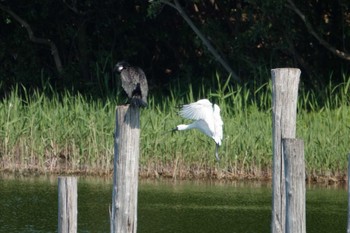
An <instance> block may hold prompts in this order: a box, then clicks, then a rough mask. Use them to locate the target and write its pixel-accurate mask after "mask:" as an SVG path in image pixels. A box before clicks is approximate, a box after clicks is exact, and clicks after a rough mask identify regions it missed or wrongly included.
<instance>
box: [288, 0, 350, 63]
mask: <svg viewBox="0 0 350 233" xmlns="http://www.w3.org/2000/svg"><path fill="white" fill-rule="evenodd" d="M287 2H288V3H289V4H287V5H286V6H287V7H288V8H289V9H291V10H293V11H294V12H295V13H296V14H297V15H298V16H299V17H300V18H301V20H302V21H303V22H304V24H305V26H306V28H307V30H308V32H309V33H310V34H311V35H313V36H314V37H315V38H316V40H318V42H319V43H320V44H321V45H323V46H324V47H325V48H326V49H328V50H329V51H331V52H332V53H333V54H335V55H336V56H338V57H340V58H342V59H345V60H348V61H350V54H348V53H346V52H344V51H340V50H339V49H337V48H335V47H333V46H332V45H331V44H329V43H328V42H327V41H325V40H324V39H322V38H321V37H320V36H319V35H318V34H317V33H316V31H315V30H314V29H313V27H312V25H311V23H310V22H309V21H308V20H307V19H306V17H305V15H304V14H303V13H302V12H301V11H300V10H299V9H298V8H297V7H296V5H295V4H294V2H293V1H292V0H287Z"/></svg>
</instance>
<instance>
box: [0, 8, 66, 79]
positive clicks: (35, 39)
mask: <svg viewBox="0 0 350 233" xmlns="http://www.w3.org/2000/svg"><path fill="white" fill-rule="evenodd" d="M0 9H1V10H3V11H5V12H6V13H7V14H9V15H11V16H12V17H13V18H14V19H15V20H16V21H17V22H18V23H19V24H21V26H22V27H24V28H25V29H26V30H27V32H28V36H29V40H31V41H32V42H34V43H37V44H43V45H46V46H49V47H50V48H51V55H52V56H53V58H54V61H55V64H56V69H57V71H58V72H59V73H62V71H63V68H62V62H61V58H60V56H59V54H58V49H57V46H56V44H55V43H54V42H52V41H51V40H50V39H44V38H38V37H36V36H35V35H34V32H33V30H32V28H31V27H30V25H29V24H28V23H27V22H26V21H25V20H24V19H22V18H21V17H19V16H18V15H17V14H16V13H14V12H13V11H12V10H10V9H9V8H8V7H6V6H3V5H1V4H0Z"/></svg>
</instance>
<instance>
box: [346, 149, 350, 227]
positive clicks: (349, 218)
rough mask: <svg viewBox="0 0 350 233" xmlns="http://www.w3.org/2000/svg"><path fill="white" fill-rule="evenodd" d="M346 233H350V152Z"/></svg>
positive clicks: (349, 158) (349, 160) (349, 155)
mask: <svg viewBox="0 0 350 233" xmlns="http://www.w3.org/2000/svg"><path fill="white" fill-rule="evenodd" d="M346 232H347V233H350V153H349V154H348V228H347V231H346Z"/></svg>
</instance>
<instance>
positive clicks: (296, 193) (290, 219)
mask: <svg viewBox="0 0 350 233" xmlns="http://www.w3.org/2000/svg"><path fill="white" fill-rule="evenodd" d="M282 145H283V154H284V164H285V178H286V233H306V217H305V216H306V214H305V211H306V210H305V161H304V159H305V158H304V142H303V140H300V139H295V138H293V139H290V138H286V139H283V141H282Z"/></svg>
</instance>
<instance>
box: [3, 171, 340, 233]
mask: <svg viewBox="0 0 350 233" xmlns="http://www.w3.org/2000/svg"><path fill="white" fill-rule="evenodd" d="M1 177H2V178H1ZM270 187H271V184H269V183H261V182H249V183H243V182H229V183H228V182H224V183H217V182H212V183H211V182H190V181H186V182H174V181H170V182H169V181H141V182H140V186H139V195H138V198H139V201H138V204H139V206H138V232H139V233H151V232H152V233H157V232H167V233H168V232H181V233H186V232H191V233H192V232H201V233H206V232H208V233H209V232H216V233H220V232H225V233H226V232H238V233H244V232H270V221H271V188H270ZM111 194H112V183H111V180H103V179H96V178H82V177H80V178H79V179H78V232H109V205H110V203H111V196H112V195H111ZM0 197H1V198H0V233H2V232H4V233H5V232H6V233H7V232H8V233H12V232H16V233H18V232H57V177H32V178H9V177H7V178H4V177H3V176H1V175H0ZM306 208H307V213H306V216H307V223H306V224H307V232H308V233H310V232H315V233H316V232H317V233H319V232H327V233H328V232H345V231H346V220H347V212H346V211H347V209H346V208H347V193H346V190H345V189H344V188H332V189H329V188H328V189H326V188H324V187H321V188H320V187H315V186H312V187H308V189H307V205H306Z"/></svg>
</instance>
